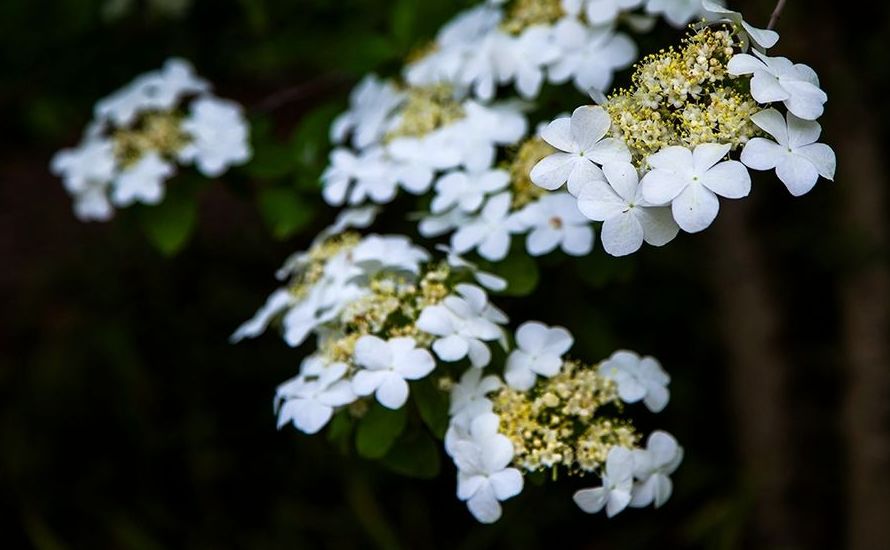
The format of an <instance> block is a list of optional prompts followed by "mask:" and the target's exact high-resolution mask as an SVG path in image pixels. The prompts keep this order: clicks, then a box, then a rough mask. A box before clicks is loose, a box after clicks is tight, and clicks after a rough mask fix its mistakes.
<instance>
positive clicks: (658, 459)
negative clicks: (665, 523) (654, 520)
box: [630, 430, 683, 508]
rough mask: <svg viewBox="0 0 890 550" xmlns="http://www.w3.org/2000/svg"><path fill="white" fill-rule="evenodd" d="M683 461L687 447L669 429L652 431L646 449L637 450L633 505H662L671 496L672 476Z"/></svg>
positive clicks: (635, 453)
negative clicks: (684, 450) (679, 442)
mask: <svg viewBox="0 0 890 550" xmlns="http://www.w3.org/2000/svg"><path fill="white" fill-rule="evenodd" d="M682 461H683V448H682V447H680V446H679V445H678V444H677V440H676V439H674V436H672V435H671V434H669V433H667V432H663V431H660V430H659V431H655V432H652V433H651V434H649V439H648V440H647V441H646V449H645V450H644V449H635V450H634V451H633V463H634V477H636V478H637V480H638V481H637V482H636V483H635V484H634V489H633V498H632V499H631V501H630V506H632V507H634V508H644V507H646V506H649V505H650V504H653V503H654V504H655V507H656V508H660V507H661V506H662V505H663V504H664V503H665V502H667V500H668V499H669V498H670V497H671V492H672V491H673V484H672V483H671V478H670V475H671V474H672V473H674V471H676V469H677V468H678V467H679V466H680V462H682Z"/></svg>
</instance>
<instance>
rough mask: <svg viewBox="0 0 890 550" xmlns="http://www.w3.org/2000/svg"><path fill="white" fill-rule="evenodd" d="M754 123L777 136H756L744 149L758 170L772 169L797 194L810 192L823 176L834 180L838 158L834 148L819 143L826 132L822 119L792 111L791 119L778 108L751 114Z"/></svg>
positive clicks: (749, 163)
mask: <svg viewBox="0 0 890 550" xmlns="http://www.w3.org/2000/svg"><path fill="white" fill-rule="evenodd" d="M751 120H752V121H754V124H756V125H758V126H760V128H762V129H763V130H764V131H766V132H767V133H769V134H770V135H771V136H773V137H774V138H775V140H776V141H775V142H773V141H770V140H768V139H765V138H753V139H751V141H749V142H748V143H747V144H746V145H745V148H744V149H743V150H742V158H741V160H742V162H743V163H744V164H745V166H748V167H749V168H753V169H755V170H772V169H774V168H775V170H776V175H777V176H778V177H779V179H780V180H781V181H782V183H784V184H785V187H787V188H788V191H790V192H791V194H792V195H794V196H795V197H799V196H801V195H803V194H805V193H808V192H809V191H810V189H812V188H813V186H814V185H816V181H817V180H818V179H819V176H822V177H823V178H825V179H827V180H834V170H835V166H836V165H837V160H836V158H835V156H834V151H832V150H831V147H829V146H828V145H825V144H824V143H816V142H817V141H818V140H819V135H820V134H821V133H822V127H821V126H820V125H819V123H818V122H815V121H811V120H803V119H801V118H798V117H796V116H794V114H793V113H788V117H787V121H786V119H785V118H783V117H782V114H781V113H779V112H778V111H776V110H775V109H768V110H766V111H761V112H759V113H757V114H755V115H753V116H752V117H751Z"/></svg>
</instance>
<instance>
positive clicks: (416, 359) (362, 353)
mask: <svg viewBox="0 0 890 550" xmlns="http://www.w3.org/2000/svg"><path fill="white" fill-rule="evenodd" d="M355 364H356V365H358V366H360V367H363V369H362V370H360V371H358V372H357V373H355V375H354V376H353V378H352V390H353V391H354V392H355V393H356V395H371V394H372V393H373V394H374V395H375V397H377V401H378V402H380V404H381V405H383V406H384V407H386V408H388V409H400V408H402V406H403V405H404V404H405V401H407V400H408V382H406V380H420V379H421V378H423V377H424V376H426V375H428V374H429V373H431V372H432V371H433V369H434V368H436V362H435V360H434V359H433V356H432V355H430V352H428V351H427V350H425V349H418V348H417V347H416V342H415V341H414V339H413V338H393V339H391V340H389V341H384V340H381V339H380V338H378V337H376V336H370V335H366V336H362V337H361V338H359V339H358V341H357V342H356V343H355Z"/></svg>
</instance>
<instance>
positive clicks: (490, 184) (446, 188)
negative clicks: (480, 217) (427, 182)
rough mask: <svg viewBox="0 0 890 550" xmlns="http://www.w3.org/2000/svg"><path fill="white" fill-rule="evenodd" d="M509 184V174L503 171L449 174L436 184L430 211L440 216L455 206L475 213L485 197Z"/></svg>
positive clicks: (456, 172)
mask: <svg viewBox="0 0 890 550" xmlns="http://www.w3.org/2000/svg"><path fill="white" fill-rule="evenodd" d="M509 184H510V174H508V173H507V172H506V171H504V170H486V171H484V172H470V173H468V172H462V171H455V172H449V173H448V174H445V175H444V176H442V177H441V178H439V180H438V181H437V182H436V196H435V197H433V202H432V204H431V205H430V210H431V211H432V212H433V213H434V214H441V213H442V212H445V211H446V210H448V209H450V208H451V207H453V206H457V207H458V208H460V209H461V210H463V211H464V212H475V211H476V210H478V209H479V207H480V206H482V201H484V200H485V196H486V195H488V194H490V193H493V192H495V191H500V190H501V189H503V188H505V187H507V186H508V185H509Z"/></svg>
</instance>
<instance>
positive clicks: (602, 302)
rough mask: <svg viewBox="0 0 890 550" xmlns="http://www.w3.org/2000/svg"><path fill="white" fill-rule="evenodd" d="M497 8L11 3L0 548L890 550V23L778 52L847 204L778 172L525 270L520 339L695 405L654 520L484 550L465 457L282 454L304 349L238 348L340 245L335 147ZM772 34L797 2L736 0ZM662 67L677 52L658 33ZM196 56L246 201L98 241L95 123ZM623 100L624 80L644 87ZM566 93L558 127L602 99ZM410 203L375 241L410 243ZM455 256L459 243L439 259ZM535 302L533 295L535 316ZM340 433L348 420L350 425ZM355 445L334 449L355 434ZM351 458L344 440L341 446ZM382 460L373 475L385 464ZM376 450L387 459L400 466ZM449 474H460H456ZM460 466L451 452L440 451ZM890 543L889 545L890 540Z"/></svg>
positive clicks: (169, 208)
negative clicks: (889, 126) (633, 365)
mask: <svg viewBox="0 0 890 550" xmlns="http://www.w3.org/2000/svg"><path fill="white" fill-rule="evenodd" d="M469 4H470V2H469V1H467V0H462V1H458V2H453V1H448V0H437V1H432V0H429V1H423V2H419V1H416V0H341V1H325V0H194V1H188V0H152V1H145V0H46V1H34V0H4V1H3V2H2V6H0V51H2V52H3V54H4V55H3V59H4V70H3V71H2V73H0V105H2V107H3V111H2V112H3V117H2V120H0V125H2V127H3V128H4V132H3V134H2V136H3V140H4V142H3V147H2V149H0V300H2V304H3V307H2V309H0V450H2V452H0V486H2V491H0V522H2V523H0V525H2V531H0V532H2V537H3V539H2V546H3V547H4V548H35V549H39V550H62V549H68V548H115V549H134V550H143V549H145V550H152V549H156V548H196V549H198V548H270V549H273V548H386V549H391V548H392V549H395V548H466V549H472V548H495V547H497V548H542V547H550V546H553V545H555V544H557V543H558V544H559V545H560V546H562V547H566V548H623V549H624V548H629V549H632V548H653V547H656V546H658V547H663V548H673V547H676V548H727V549H729V548H743V547H757V548H838V547H850V548H863V549H867V548H880V547H882V542H883V543H886V541H887V540H890V534H888V532H887V530H888V529H890V526H888V524H890V522H888V521H886V520H887V519H888V518H890V359H888V350H887V345H888V341H890V332H888V319H887V315H888V303H890V291H888V286H890V280H888V271H887V222H886V216H885V215H884V212H885V211H886V207H887V197H886V186H887V183H888V176H887V174H888V172H887V171H886V170H885V168H886V166H885V162H886V161H885V160H884V158H885V155H884V154H883V151H884V147H885V146H886V141H887V136H886V123H887V122H888V115H890V113H888V107H887V104H886V102H885V101H883V99H882V96H883V94H884V92H883V91H884V90H886V89H887V85H888V80H890V65H888V63H887V59H888V58H887V55H886V53H885V49H886V45H885V41H884V40H883V36H886V32H887V31H888V29H890V24H888V15H887V7H886V6H884V5H883V4H881V5H877V4H875V5H872V6H866V7H861V8H857V9H856V10H849V12H846V11H842V10H840V9H839V8H838V7H837V5H836V4H835V3H833V2H830V1H828V0H817V1H812V2H800V1H796V0H791V1H790V2H788V7H787V8H786V14H785V17H784V18H783V20H782V22H781V24H780V30H781V31H782V34H783V41H782V42H781V43H780V46H779V52H780V54H781V55H787V56H789V57H792V58H794V59H795V60H798V61H802V62H806V63H808V64H810V65H812V66H813V67H815V68H816V70H817V71H818V72H819V73H820V75H822V77H823V87H824V88H825V89H826V90H828V92H829V95H830V97H831V101H830V102H829V104H828V115H827V118H826V119H825V121H824V122H825V124H824V126H825V127H826V131H825V134H824V139H825V141H826V142H827V143H830V144H832V145H833V146H834V147H835V148H836V150H837V152H838V157H839V165H840V166H839V174H838V182H837V183H836V184H831V183H825V182H823V183H820V184H819V186H818V187H817V188H816V190H815V191H814V192H813V193H811V194H810V195H809V196H807V197H806V198H804V199H793V198H791V197H790V196H788V194H787V192H786V191H785V190H784V189H783V188H781V185H780V184H779V183H778V182H777V181H776V180H775V178H773V177H772V176H769V175H765V176H764V177H762V178H758V179H757V181H755V189H754V193H753V196H752V198H750V199H749V200H746V201H738V202H732V201H724V203H723V204H722V208H723V211H722V212H721V216H720V217H719V218H718V220H717V222H716V224H715V226H714V227H713V228H712V229H711V230H709V231H708V232H706V233H705V234H702V235H696V236H689V235H683V236H682V237H681V238H679V239H678V240H677V241H675V242H674V243H671V245H670V246H669V247H667V248H665V249H653V248H648V249H644V250H643V251H641V252H640V253H638V254H636V255H635V256H633V257H632V258H626V259H614V258H611V257H607V256H606V255H605V254H604V253H602V252H601V251H600V250H597V251H595V253H594V254H592V255H591V256H590V257H588V258H583V259H580V260H579V259H567V258H564V257H561V256H558V255H552V256H550V257H545V258H542V259H539V260H536V261H531V260H528V259H526V258H517V259H515V260H513V263H509V264H507V265H505V266H502V267H501V270H502V271H504V273H505V274H506V275H508V276H509V277H510V278H511V279H513V281H514V283H515V286H516V288H518V290H519V291H518V292H514V293H513V294H514V295H512V296H505V297H501V298H500V299H499V300H500V301H499V303H500V304H501V305H503V306H504V307H505V309H507V311H508V313H509V314H510V315H511V317H512V318H513V319H514V320H517V321H518V320H522V319H529V318H532V319H540V320H542V321H545V322H548V323H553V324H562V325H565V326H566V327H568V328H569V329H570V330H571V331H572V332H573V333H574V334H575V335H576V339H577V345H576V348H575V350H574V353H575V354H576V355H578V356H579V357H582V358H586V359H591V360H597V359H601V358H603V357H605V356H607V355H608V354H609V353H611V351H613V350H614V349H616V348H619V347H631V348H633V349H637V350H639V351H641V352H644V353H651V354H654V355H656V356H658V357H659V358H660V359H662V361H663V363H664V365H665V367H666V368H667V369H668V371H669V372H670V373H671V374H672V376H673V383H672V393H673V396H672V400H671V404H670V406H669V407H668V409H667V411H666V412H665V413H663V414H661V415H659V416H658V417H652V416H650V415H645V414H643V415H640V418H639V419H637V422H638V423H639V425H640V426H641V428H643V429H644V430H645V431H648V430H651V429H654V428H656V427H661V428H665V429H667V430H669V431H671V432H673V433H674V434H675V435H676V436H677V437H678V439H679V440H680V441H681V443H682V444H683V445H684V446H685V447H686V461H685V462H684V464H683V466H682V467H681V469H680V470H679V472H678V473H677V475H676V476H675V478H674V480H675V494H674V497H673V499H672V500H671V501H670V502H669V503H668V505H667V506H666V507H665V508H663V509H661V510H658V511H653V510H644V511H630V512H627V513H625V514H622V515H621V516H619V517H617V518H615V519H613V520H606V519H605V518H604V517H600V516H597V517H590V516H586V515H584V514H583V513H581V512H580V511H579V510H577V509H576V508H575V506H574V504H572V502H571V498H570V497H571V494H572V492H573V491H574V490H576V489H577V488H579V487H583V486H584V485H585V482H584V481H582V480H578V479H572V478H568V479H565V478H564V479H560V480H559V481H557V482H556V483H547V484H545V485H544V486H537V485H535V484H531V483H530V484H528V487H527V489H526V491H525V492H524V493H523V494H522V495H521V497H519V498H517V499H514V500H512V501H510V502H508V503H507V504H506V506H505V509H506V512H505V515H504V518H503V519H502V520H501V521H500V522H499V523H498V524H496V525H494V526H489V527H486V526H481V525H479V524H477V523H476V522H475V521H474V520H473V519H472V518H471V517H470V515H469V514H468V513H467V511H466V509H465V507H464V505H463V504H462V503H460V502H458V501H457V499H456V498H455V495H454V492H455V481H454V472H453V469H452V467H451V466H450V464H449V462H448V461H447V460H441V461H440V462H441V464H442V468H441V472H440V475H439V476H438V477H435V478H432V479H410V478H405V477H401V476H399V475H397V474H395V473H393V470H396V471H400V469H401V470H404V468H400V466H399V461H398V460H397V458H398V457H396V458H395V459H393V457H392V456H390V457H389V460H386V461H384V462H385V463H380V462H373V461H368V460H366V459H363V458H360V457H357V456H356V454H355V451H354V450H351V446H350V445H342V444H331V442H329V441H328V440H327V439H328V438H326V437H323V436H319V437H307V436H304V435H301V434H299V433H297V432H296V431H294V430H291V429H285V430H283V431H281V432H278V431H276V430H275V419H274V417H273V415H272V406H271V404H272V396H273V394H274V389H275V387H276V385H277V384H278V383H280V382H281V381H283V380H285V379H286V378H289V377H290V376H292V375H293V374H294V373H295V372H296V369H297V366H298V363H299V360H300V358H301V357H302V355H303V351H302V350H291V349H287V348H286V346H285V345H284V344H283V343H282V342H280V340H279V339H277V338H276V337H274V336H272V335H269V336H266V337H263V338H261V339H259V340H257V341H254V342H247V343H243V344H240V345H237V346H231V345H229V344H228V343H227V336H228V334H230V333H231V331H232V330H233V329H234V328H235V327H236V326H237V325H238V323H239V322H240V321H242V320H243V319H245V318H246V317H248V316H249V315H251V314H252V312H253V311H254V309H255V308H256V307H257V306H258V305H259V304H260V303H261V302H262V300H263V299H264V298H265V296H266V295H267V294H268V292H270V291H271V290H272V289H273V288H274V286H275V281H274V279H273V277H272V274H273V273H274V271H275V269H276V268H277V267H278V265H279V264H280V262H282V261H283V259H284V258H285V257H286V255H287V254H289V253H290V252H292V251H294V250H296V249H300V248H303V247H305V246H306V245H307V244H308V243H309V241H310V240H311V239H312V237H313V235H314V234H315V233H316V232H317V231H318V230H319V229H320V228H321V227H323V226H324V225H326V224H327V223H329V222H330V221H331V220H332V219H333V215H334V212H333V211H332V210H331V209H329V208H327V207H325V206H324V205H323V203H322V201H321V200H320V195H319V187H318V176H319V174H320V172H321V170H322V169H323V168H324V165H325V162H326V158H327V152H328V147H329V144H328V140H327V127H328V125H329V123H330V121H331V120H332V118H333V117H334V116H335V115H336V114H337V113H338V112H339V111H340V110H342V109H343V108H344V107H345V105H346V98H347V94H348V91H349V89H350V87H351V86H352V85H353V84H354V83H355V82H356V81H357V80H358V79H359V78H360V77H361V76H362V75H363V74H364V73H366V72H368V71H377V72H380V73H382V74H395V73H396V72H397V71H398V68H399V67H400V65H401V63H402V61H403V60H404V59H405V58H406V56H408V55H410V53H411V52H412V51H413V50H415V49H416V48H418V47H420V46H422V45H423V44H424V43H425V42H426V41H428V40H429V39H430V38H431V37H432V36H433V35H434V34H435V31H436V30H437V29H438V28H439V26H440V25H441V24H442V23H443V22H445V21H447V19H448V18H450V17H451V16H452V15H453V14H455V13H456V12H457V11H458V10H459V9H461V8H463V7H465V6H467V5H469ZM732 5H733V6H735V7H740V8H743V9H744V11H745V13H746V14H747V16H748V17H749V19H751V20H752V21H753V22H755V23H759V24H763V23H764V22H765V21H766V20H767V19H768V14H769V12H770V11H771V9H772V7H773V6H772V2H770V1H767V0H763V1H746V2H741V1H739V2H734V3H732ZM659 29H660V30H659V31H658V32H656V33H655V34H653V35H652V36H648V37H646V38H645V39H642V40H641V41H640V42H641V50H642V51H644V52H645V51H646V50H651V49H653V48H659V47H662V46H665V45H667V44H669V43H671V42H673V41H676V40H678V39H679V36H680V34H679V33H677V32H674V31H672V30H670V29H666V28H663V27H659ZM173 55H176V56H182V57H185V58H187V59H189V60H190V61H191V62H192V63H194V65H195V66H196V68H197V70H198V72H199V73H200V74H201V75H203V76H205V77H207V78H209V79H210V80H211V81H212V82H214V84H215V86H216V90H217V93H218V94H219V95H221V96H222V97H231V98H234V99H236V100H238V101H240V102H242V103H243V104H244V105H245V107H246V109H247V112H248V114H249V116H250V119H251V123H252V140H253V144H254V148H255V158H254V160H253V161H252V162H251V163H250V164H249V165H247V166H245V167H243V168H242V169H240V170H238V171H235V172H232V173H230V174H228V175H227V176H226V177H225V178H224V181H206V180H203V179H201V178H198V177H196V176H195V175H193V174H189V173H183V174H180V175H179V176H178V177H177V179H176V180H175V181H174V183H173V185H171V186H170V196H169V199H168V200H167V201H165V203H164V204H163V205H162V206H159V207H156V208H131V209H128V210H125V211H121V212H119V214H118V216H117V217H116V218H115V220H114V221H112V222H110V223H107V224H88V225H84V224H81V223H78V222H77V221H76V220H75V219H74V217H73V215H72V214H71V212H70V201H69V199H68V197H67V196H66V195H65V192H64V190H63V189H62V187H61V184H60V182H59V181H58V180H56V179H55V178H53V177H52V176H51V175H50V174H49V173H48V169H47V165H48V162H49V158H50V157H51V155H52V153H53V152H54V151H55V150H57V149H59V148H62V147H65V146H70V145H73V144H74V143H75V142H76V141H77V140H78V139H79V133H80V131H81V130H82V128H83V127H84V125H85V124H86V123H87V121H88V120H89V117H90V113H91V109H92V105H93V104H94V103H95V101H96V100H97V99H98V98H100V97H102V96H104V95H106V94H108V93H110V92H111V91H113V90H115V89H116V88H118V87H119V86H121V85H123V84H124V83H126V82H128V81H129V80H130V79H131V78H133V77H134V76H135V75H137V74H139V73H141V72H144V71H147V70H151V69H154V68H156V67H158V66H160V65H161V63H162V62H163V60H164V59H166V58H167V57H169V56H173ZM620 79H624V80H625V81H626V79H627V74H624V75H622V76H621V77H620ZM583 99H584V98H583V96H581V95H579V94H577V93H576V92H574V91H569V90H568V89H567V88H564V89H559V90H551V91H550V92H548V93H546V94H545V95H544V96H542V101H541V103H542V109H541V111H540V112H539V113H538V114H537V115H536V116H537V117H538V118H539V119H541V120H543V119H546V118H548V117H550V116H552V115H554V114H556V113H559V112H562V111H564V110H568V109H570V108H571V107H573V106H575V105H577V104H579V103H581V102H582V101H583ZM414 207H415V205H414V204H413V203H412V202H411V201H410V200H402V201H401V202H398V203H396V204H394V205H392V206H391V209H390V212H394V213H398V214H399V215H389V216H385V217H384V219H383V220H382V221H381V222H380V224H379V225H378V226H377V227H376V229H377V230H379V231H407V232H411V231H412V224H411V223H409V222H406V221H404V220H402V219H401V218H402V216H401V213H403V212H408V211H410V210H411V209H412V208H414ZM426 244H427V246H431V244H432V243H426ZM516 294H519V295H516ZM335 424H336V423H335ZM330 439H333V440H335V442H336V440H337V439H338V436H337V435H336V434H334V436H333V437H331V438H330ZM339 439H343V438H342V437H340V438H339ZM366 451H367V449H366ZM378 451H379V450H374V449H371V451H370V452H366V453H365V454H375V453H376V452H378ZM421 452H423V453H424V454H423V456H426V457H428V458H429V461H428V462H429V464H430V465H431V466H430V470H429V471H423V472H418V471H416V468H415V471H414V473H415V474H420V475H421V476H422V477H430V475H431V474H432V473H434V468H433V466H434V465H435V462H436V461H437V460H438V459H440V458H441V456H438V455H437V454H430V452H429V450H428V449H425V450H423V451H421ZM437 453H438V451H437ZM882 518H883V519H882Z"/></svg>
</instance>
